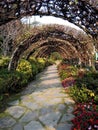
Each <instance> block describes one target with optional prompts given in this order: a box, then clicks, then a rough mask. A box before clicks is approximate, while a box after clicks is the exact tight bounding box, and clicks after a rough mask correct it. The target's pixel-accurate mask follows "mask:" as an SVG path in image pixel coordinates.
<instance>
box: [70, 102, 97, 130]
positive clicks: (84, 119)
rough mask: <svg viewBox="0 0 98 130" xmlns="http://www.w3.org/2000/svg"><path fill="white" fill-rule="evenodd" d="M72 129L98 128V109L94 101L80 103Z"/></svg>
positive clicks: (95, 129)
mask: <svg viewBox="0 0 98 130" xmlns="http://www.w3.org/2000/svg"><path fill="white" fill-rule="evenodd" d="M74 115H75V118H74V119H73V120H72V123H73V124H74V126H73V128H72V130H98V110H97V108H96V105H95V104H93V103H85V104H78V105H77V108H76V110H75V111H74Z"/></svg>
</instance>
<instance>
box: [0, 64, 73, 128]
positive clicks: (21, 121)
mask: <svg viewBox="0 0 98 130" xmlns="http://www.w3.org/2000/svg"><path fill="white" fill-rule="evenodd" d="M8 105H9V107H8V108H7V109H6V110H5V111H4V113H1V114H0V130H71V127H72V124H71V119H72V118H73V117H74V116H73V114H72V111H73V108H74V101H73V100H72V99H71V98H70V97H69V95H68V94H66V93H65V90H64V89H63V87H62V86H61V83H60V79H59V77H58V73H57V68H56V65H53V66H49V67H48V68H47V69H45V71H44V72H42V73H40V74H39V75H37V80H35V81H33V82H32V83H30V84H29V85H28V87H27V88H26V89H25V90H24V91H23V92H22V93H21V96H20V98H19V99H17V100H14V101H12V102H9V103H8Z"/></svg>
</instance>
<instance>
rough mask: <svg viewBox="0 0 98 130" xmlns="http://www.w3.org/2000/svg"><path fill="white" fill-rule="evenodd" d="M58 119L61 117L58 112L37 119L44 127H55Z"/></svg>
mask: <svg viewBox="0 0 98 130" xmlns="http://www.w3.org/2000/svg"><path fill="white" fill-rule="evenodd" d="M60 117H61V113H60V112H53V113H48V114H46V115H43V116H41V117H39V120H40V121H41V122H42V123H43V124H45V125H46V126H55V125H56V124H57V122H58V120H59V119H60Z"/></svg>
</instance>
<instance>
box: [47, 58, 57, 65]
mask: <svg viewBox="0 0 98 130" xmlns="http://www.w3.org/2000/svg"><path fill="white" fill-rule="evenodd" d="M53 64H55V61H54V60H53V59H47V60H46V66H49V65H53Z"/></svg>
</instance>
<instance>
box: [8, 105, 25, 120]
mask: <svg viewBox="0 0 98 130" xmlns="http://www.w3.org/2000/svg"><path fill="white" fill-rule="evenodd" d="M25 111H26V108H24V107H21V106H12V107H9V108H8V109H7V110H6V112H7V113H9V114H10V115H11V116H13V117H14V118H20V117H21V116H22V115H23V114H24V112H25Z"/></svg>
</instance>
